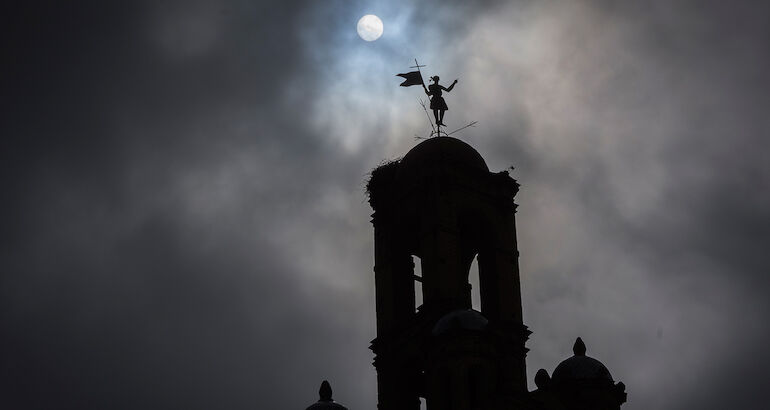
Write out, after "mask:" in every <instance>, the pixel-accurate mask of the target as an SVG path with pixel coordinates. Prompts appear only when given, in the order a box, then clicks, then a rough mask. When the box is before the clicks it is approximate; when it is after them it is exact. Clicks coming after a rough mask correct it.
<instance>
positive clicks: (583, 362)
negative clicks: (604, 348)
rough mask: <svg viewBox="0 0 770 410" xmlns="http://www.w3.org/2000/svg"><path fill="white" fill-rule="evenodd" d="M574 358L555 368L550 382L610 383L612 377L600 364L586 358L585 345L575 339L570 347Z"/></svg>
mask: <svg viewBox="0 0 770 410" xmlns="http://www.w3.org/2000/svg"><path fill="white" fill-rule="evenodd" d="M572 351H573V352H574V353H575V355H574V356H572V357H570V358H568V359H566V360H564V361H563V362H561V363H559V365H558V366H556V369H555V370H554V371H553V376H552V377H551V380H553V381H554V383H562V382H566V381H573V380H606V381H609V382H612V375H610V371H609V370H607V367H606V366H604V364H602V362H600V361H598V360H596V359H594V358H593V357H588V356H586V345H585V343H583V339H581V338H579V337H578V338H577V340H575V345H574V346H573V347H572Z"/></svg>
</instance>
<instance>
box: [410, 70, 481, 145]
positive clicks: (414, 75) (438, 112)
mask: <svg viewBox="0 0 770 410" xmlns="http://www.w3.org/2000/svg"><path fill="white" fill-rule="evenodd" d="M421 67H425V66H424V65H420V64H419V63H418V62H417V59H416V58H415V59H414V65H413V66H411V67H409V68H416V69H417V71H410V72H408V73H401V74H396V76H397V77H403V78H404V82H402V83H401V84H400V85H401V86H402V87H409V86H412V85H422V89H423V90H424V91H425V94H426V95H428V96H429V97H430V109H431V110H433V119H434V120H435V126H434V122H433V121H431V118H430V114H428V109H427V108H426V107H425V103H424V102H423V101H422V100H420V104H421V105H422V108H423V110H425V114H426V115H427V116H428V122H430V126H431V130H432V131H431V134H430V136H431V137H432V136H434V135H435V136H441V135H442V134H443V135H444V136H449V135H450V134H454V133H455V132H457V131H460V130H463V129H465V128H468V127H473V126H474V125H476V123H477V121H473V122H471V123H470V124H468V125H466V126H464V127H462V128H458V129H456V130H454V131H452V132H450V133H447V132H444V131H441V127H445V126H446V125H445V124H444V113H445V112H446V111H448V110H449V107H447V105H446V101H444V97H442V94H443V91H446V92H451V91H452V89H453V88H454V87H455V85H456V84H457V80H454V82H452V85H450V86H449V88H447V87H444V86H443V85H441V84H439V83H438V82H439V76H437V75H434V76H433V77H430V79H431V80H433V84H430V85H429V86H427V87H426V86H425V81H423V79H422V72H421V71H420V68H421ZM417 138H420V137H419V136H418V137H417Z"/></svg>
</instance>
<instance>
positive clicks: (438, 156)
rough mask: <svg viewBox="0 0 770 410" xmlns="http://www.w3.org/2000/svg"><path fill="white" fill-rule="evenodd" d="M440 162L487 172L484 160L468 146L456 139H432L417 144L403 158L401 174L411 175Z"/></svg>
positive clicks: (487, 168)
mask: <svg viewBox="0 0 770 410" xmlns="http://www.w3.org/2000/svg"><path fill="white" fill-rule="evenodd" d="M442 162H443V163H447V164H449V165H450V166H453V167H460V168H475V169H478V170H480V171H489V167H487V164H486V162H484V158H482V157H481V154H479V153H478V152H477V151H476V150H475V149H473V147H471V146H470V145H468V144H466V143H465V142H463V141H460V140H458V139H457V138H452V137H433V138H428V139H427V140H425V141H423V142H421V143H419V144H417V146H415V147H414V148H412V149H411V150H410V151H409V152H408V153H407V154H406V155H405V156H404V158H403V159H402V160H401V172H402V173H404V174H407V175H411V174H414V173H415V172H418V171H419V170H420V169H422V168H430V167H433V166H435V165H436V164H438V163H442Z"/></svg>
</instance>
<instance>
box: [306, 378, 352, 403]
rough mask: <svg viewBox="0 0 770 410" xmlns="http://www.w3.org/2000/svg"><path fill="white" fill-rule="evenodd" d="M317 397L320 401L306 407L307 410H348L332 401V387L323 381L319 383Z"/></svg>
mask: <svg viewBox="0 0 770 410" xmlns="http://www.w3.org/2000/svg"><path fill="white" fill-rule="evenodd" d="M318 395H319V396H320V399H319V400H318V401H317V402H316V403H315V404H313V405H311V406H310V407H308V408H307V410H348V408H347V407H345V406H343V405H341V404H339V403H337V402H335V401H334V400H333V399H332V386H331V385H330V384H329V382H328V381H326V380H324V381H323V382H322V383H321V388H320V389H318Z"/></svg>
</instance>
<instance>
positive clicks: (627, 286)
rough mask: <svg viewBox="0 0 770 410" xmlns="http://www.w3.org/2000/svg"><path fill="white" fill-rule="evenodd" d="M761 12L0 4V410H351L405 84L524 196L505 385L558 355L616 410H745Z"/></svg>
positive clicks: (405, 112) (419, 116) (760, 367)
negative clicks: (601, 384) (377, 191)
mask: <svg viewBox="0 0 770 410" xmlns="http://www.w3.org/2000/svg"><path fill="white" fill-rule="evenodd" d="M46 3H50V4H46ZM68 3H71V4H68ZM768 4H770V3H766V2H761V1H753V2H740V1H738V2H729V1H670V0H653V1H633V2H613V1H593V2H588V1H534V0H531V1H515V2H514V1H483V2H473V1H446V0H443V1H421V2H408V1H403V0H396V1H384V0H383V1H368V2H352V1H338V0H329V1H309V0H308V1H291V0H284V1H275V2H260V1H247V0H231V1H221V2H204V1H184V2H183V1H173V0H167V1H134V2H108V1H77V2H62V1H51V2H45V1H38V2H33V1H26V2H19V1H10V2H3V5H2V6H0V16H1V17H0V21H1V22H2V23H1V24H0V30H1V32H2V35H1V36H0V44H1V45H2V48H1V49H0V50H1V51H0V52H1V53H2V58H0V109H1V111H0V112H1V113H2V114H1V115H0V193H1V196H0V198H1V202H0V408H3V409H304V408H305V407H307V406H308V405H310V404H311V403H312V402H314V401H315V400H317V398H318V396H317V391H318V386H319V384H320V382H321V381H322V380H323V379H328V380H329V381H330V382H331V384H332V387H333V388H334V390H335V399H336V400H338V401H339V402H342V403H344V404H345V405H347V406H348V407H350V408H351V410H355V409H374V408H375V405H376V381H375V373H374V369H373V367H372V366H371V360H372V353H371V352H370V351H369V350H368V346H369V341H370V340H372V339H373V338H374V337H375V325H374V318H375V314H374V281H373V279H374V277H373V272H372V265H373V230H372V227H371V224H370V222H369V220H370V214H371V208H369V205H368V204H367V202H366V197H365V193H364V185H365V181H366V178H367V174H368V173H369V172H370V171H371V169H372V168H374V167H375V166H377V165H378V164H379V163H380V162H381V161H382V160H387V159H394V158H398V157H400V156H402V155H404V154H405V153H406V152H407V151H408V150H409V149H410V148H411V147H413V146H414V145H415V144H416V143H418V142H419V141H416V140H415V135H418V136H426V135H427V134H428V132H429V131H430V127H429V125H428V122H427V118H426V117H425V113H424V112H423V111H422V108H421V107H420V105H419V101H418V98H420V97H422V98H425V96H424V93H423V92H422V90H421V89H420V88H419V87H411V88H403V87H398V84H399V83H400V81H401V80H402V79H400V78H397V77H395V74H396V73H401V72H405V71H409V66H410V65H413V61H414V58H417V59H418V60H419V61H420V63H421V64H426V65H427V67H425V68H424V69H423V71H424V73H425V74H426V77H427V76H428V75H440V76H441V78H442V83H445V84H446V85H449V84H450V83H451V81H452V80H453V79H455V78H459V83H458V84H457V86H456V87H455V89H454V90H453V91H452V92H451V93H449V94H446V95H445V98H446V100H447V104H448V105H449V108H450V109H449V111H448V112H447V115H446V119H445V122H446V123H447V125H448V128H449V129H454V128H458V127H460V126H462V125H464V124H466V123H468V122H470V121H474V120H476V121H479V124H478V125H477V126H476V127H475V128H470V129H468V130H466V131H464V132H462V133H461V134H459V137H460V138H461V139H462V140H464V141H466V142H468V143H470V144H471V145H472V146H474V147H475V148H476V149H477V150H478V151H479V152H480V153H481V155H482V156H484V158H485V159H486V161H487V163H488V164H489V166H490V169H492V170H493V171H501V170H504V169H506V168H507V167H509V166H514V167H515V170H514V171H513V172H512V176H513V177H514V178H516V179H517V180H518V181H519V182H520V183H521V184H522V188H521V190H520V192H519V194H518V197H517V203H519V205H520V206H519V209H518V214H517V221H518V229H519V231H518V238H519V248H520V252H521V259H520V264H521V272H522V273H521V274H522V292H523V304H524V320H525V324H527V325H528V326H529V328H530V330H532V331H533V334H532V336H531V338H530V340H529V342H528V344H527V346H528V347H529V348H530V349H531V351H530V352H529V355H528V374H529V381H530V388H532V389H534V383H533V377H534V374H535V372H536V371H537V369H539V368H541V367H543V368H546V369H547V370H548V371H549V372H551V371H552V370H553V369H554V367H555V366H556V365H557V364H558V363H559V361H561V360H563V359H564V358H566V357H568V356H570V355H571V354H572V352H571V348H572V343H573V342H574V340H575V338H576V337H577V336H581V337H582V338H583V339H584V340H585V342H586V345H587V346H588V355H590V356H593V357H596V358H598V359H599V360H601V361H602V362H604V363H605V364H606V365H607V367H608V368H609V369H610V371H611V372H612V375H613V377H614V378H615V380H621V381H623V382H624V383H625V384H626V385H627V391H628V400H629V401H628V403H627V404H625V405H624V406H623V409H625V410H654V409H707V410H710V409H727V408H741V409H763V408H767V404H766V402H767V400H768V399H767V397H766V395H767V385H766V384H767V380H768V375H767V369H770V353H769V352H768V344H770V299H768V297H767V295H768V294H769V293H770V250H769V249H770V114H769V113H770V92H768V87H769V85H768V84H770V79H768V75H769V74H768V73H770V19H769V18H768V16H770V6H768ZM364 14H376V15H378V16H379V17H380V18H381V19H382V20H383V22H384V25H385V33H384V34H383V36H382V37H381V38H380V39H379V40H377V41H374V42H365V41H363V40H361V39H360V38H359V37H358V36H357V34H356V32H355V26H356V22H357V21H358V19H359V18H360V17H361V16H363V15H364ZM475 302H477V301H475ZM763 401H764V402H765V403H763Z"/></svg>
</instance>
